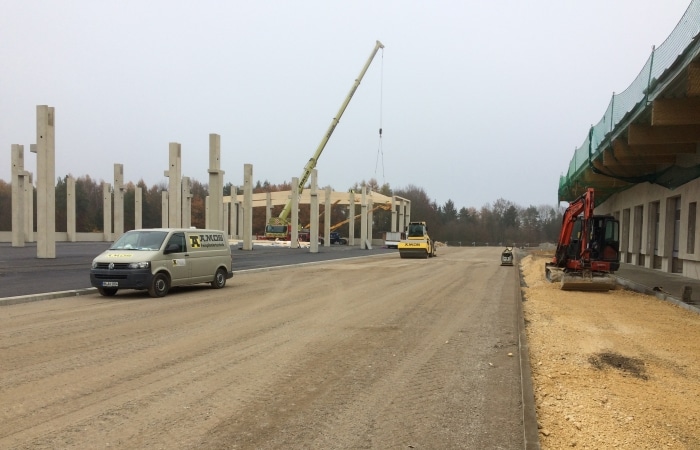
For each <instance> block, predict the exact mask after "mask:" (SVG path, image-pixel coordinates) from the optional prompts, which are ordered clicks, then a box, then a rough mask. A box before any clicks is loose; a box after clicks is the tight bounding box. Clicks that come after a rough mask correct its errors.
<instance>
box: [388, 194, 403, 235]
mask: <svg viewBox="0 0 700 450" xmlns="http://www.w3.org/2000/svg"><path fill="white" fill-rule="evenodd" d="M397 207H398V205H397V204H396V196H395V195H392V196H391V228H390V229H389V231H392V232H395V231H401V230H400V229H399V223H398V221H397V219H398V217H397V216H398V212H397V211H396V208H397Z"/></svg>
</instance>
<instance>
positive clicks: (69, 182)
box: [66, 176, 76, 242]
mask: <svg viewBox="0 0 700 450" xmlns="http://www.w3.org/2000/svg"><path fill="white" fill-rule="evenodd" d="M66 235H67V236H66V237H67V238H68V242H75V241H76V234H75V178H73V177H72V176H69V177H67V178H66Z"/></svg>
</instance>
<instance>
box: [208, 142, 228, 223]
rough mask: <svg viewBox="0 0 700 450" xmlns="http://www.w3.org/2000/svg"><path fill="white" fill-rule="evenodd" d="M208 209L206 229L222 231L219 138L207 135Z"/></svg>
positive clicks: (222, 201)
mask: <svg viewBox="0 0 700 450" xmlns="http://www.w3.org/2000/svg"><path fill="white" fill-rule="evenodd" d="M207 172H209V197H210V200H209V209H208V210H207V223H208V225H207V228H210V229H214V230H223V229H224V227H223V225H224V220H226V219H227V216H225V215H224V171H223V170H221V136H219V135H218V134H213V133H212V134H210V135H209V170H207Z"/></svg>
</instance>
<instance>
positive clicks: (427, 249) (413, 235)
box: [399, 222, 435, 259]
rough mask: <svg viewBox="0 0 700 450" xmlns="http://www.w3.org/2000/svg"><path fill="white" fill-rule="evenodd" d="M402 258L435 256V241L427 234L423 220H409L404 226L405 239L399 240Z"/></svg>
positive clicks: (426, 227)
mask: <svg viewBox="0 0 700 450" xmlns="http://www.w3.org/2000/svg"><path fill="white" fill-rule="evenodd" d="M399 256H401V257H402V258H425V259H427V258H429V257H433V256H435V241H433V240H432V239H430V236H429V235H428V225H426V223H425V222H411V223H409V224H408V226H407V227H406V239H403V240H401V241H399Z"/></svg>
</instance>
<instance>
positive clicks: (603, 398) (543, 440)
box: [521, 254, 700, 449]
mask: <svg viewBox="0 0 700 450" xmlns="http://www.w3.org/2000/svg"><path fill="white" fill-rule="evenodd" d="M548 259H549V257H547V256H546V255H534V254H533V255H529V256H527V257H525V258H523V260H522V261H521V270H522V273H523V276H524V280H525V283H526V285H527V286H526V287H524V288H523V291H524V304H523V310H524V318H525V327H526V332H527V337H528V343H529V348H530V359H531V364H532V376H533V384H534V389H535V403H536V408H537V419H538V423H539V428H540V444H541V447H542V448H543V449H562V448H584V449H609V448H620V449H667V448H672V449H700V427H699V426H700V388H698V384H699V382H700V358H699V356H700V316H699V315H698V314H696V313H694V312H692V311H688V310H685V309H683V308H679V307H677V306H675V305H672V304H670V303H667V302H664V301H661V300H658V299H657V298H655V297H650V296H646V295H642V294H638V293H635V292H629V291H625V290H615V291H610V292H605V293H593V292H572V291H561V290H560V289H559V286H558V284H550V283H548V282H547V281H546V280H545V279H544V264H545V262H546V261H547V260H548Z"/></svg>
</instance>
